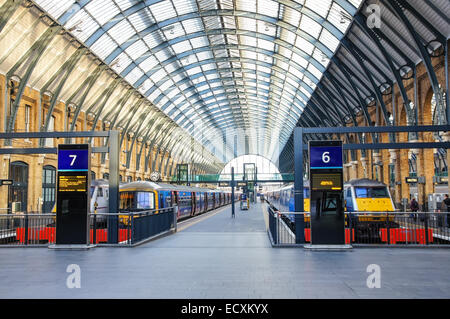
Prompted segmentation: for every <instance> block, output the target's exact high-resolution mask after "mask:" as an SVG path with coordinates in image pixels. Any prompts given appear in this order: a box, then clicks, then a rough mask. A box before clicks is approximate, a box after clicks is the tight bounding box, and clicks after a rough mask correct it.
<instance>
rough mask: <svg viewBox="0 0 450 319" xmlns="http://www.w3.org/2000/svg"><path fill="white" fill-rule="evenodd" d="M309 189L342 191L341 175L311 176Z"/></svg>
mask: <svg viewBox="0 0 450 319" xmlns="http://www.w3.org/2000/svg"><path fill="white" fill-rule="evenodd" d="M311 185H312V186H311V187H312V189H313V190H342V177H341V174H330V173H328V174H317V173H316V174H313V175H312V181H311Z"/></svg>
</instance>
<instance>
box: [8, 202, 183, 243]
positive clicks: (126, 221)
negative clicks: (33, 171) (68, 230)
mask: <svg viewBox="0 0 450 319" xmlns="http://www.w3.org/2000/svg"><path fill="white" fill-rule="evenodd" d="M111 216H117V219H118V230H117V233H118V244H112V246H134V245H137V244H139V243H142V242H144V241H147V240H149V239H152V238H154V237H157V236H160V235H163V234H166V233H170V232H175V231H176V229H177V208H176V207H170V208H164V209H155V210H148V211H142V212H121V213H118V214H107V213H105V214H98V213H90V214H89V222H90V234H89V235H90V237H89V238H90V242H91V244H97V245H100V246H110V244H108V217H111ZM55 240H56V215H55V214H22V213H21V214H0V247H11V246H16V247H22V246H32V247H40V246H43V247H47V246H48V245H51V244H55Z"/></svg>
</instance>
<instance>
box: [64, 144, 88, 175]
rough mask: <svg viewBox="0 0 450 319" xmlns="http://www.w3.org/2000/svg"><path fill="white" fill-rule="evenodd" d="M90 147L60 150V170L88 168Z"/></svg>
mask: <svg viewBox="0 0 450 319" xmlns="http://www.w3.org/2000/svg"><path fill="white" fill-rule="evenodd" d="M88 154H89V150H88V149H73V150H69V149H60V150H58V170H69V171H70V170H76V171H80V170H83V171H84V170H88V168H89V155H88Z"/></svg>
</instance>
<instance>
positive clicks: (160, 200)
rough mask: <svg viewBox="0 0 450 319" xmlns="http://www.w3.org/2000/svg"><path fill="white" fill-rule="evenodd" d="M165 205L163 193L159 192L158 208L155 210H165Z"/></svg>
mask: <svg viewBox="0 0 450 319" xmlns="http://www.w3.org/2000/svg"><path fill="white" fill-rule="evenodd" d="M165 204H166V203H165V202H164V192H159V200H158V206H159V207H156V209H161V208H166V205H165Z"/></svg>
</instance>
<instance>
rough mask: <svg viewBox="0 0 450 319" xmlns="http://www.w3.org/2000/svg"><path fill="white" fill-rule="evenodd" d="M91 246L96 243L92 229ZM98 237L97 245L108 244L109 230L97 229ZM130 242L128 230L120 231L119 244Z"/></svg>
mask: <svg viewBox="0 0 450 319" xmlns="http://www.w3.org/2000/svg"><path fill="white" fill-rule="evenodd" d="M90 235H91V244H93V243H94V230H93V229H91V234H90ZM96 235H97V237H96V240H95V243H96V244H98V243H107V242H108V230H107V229H97V234H96ZM126 240H128V229H119V243H120V242H123V241H126Z"/></svg>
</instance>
